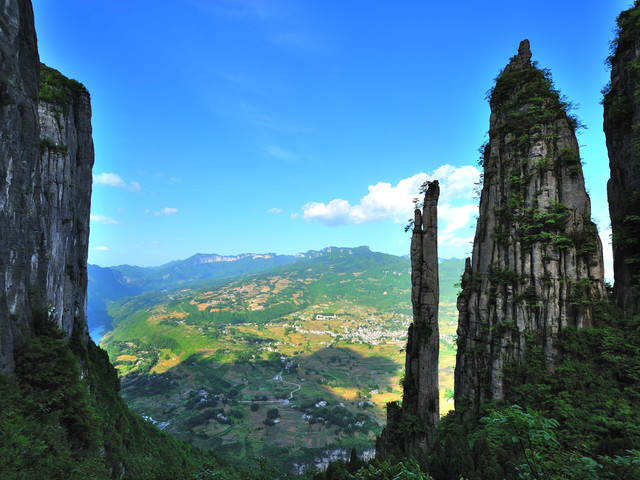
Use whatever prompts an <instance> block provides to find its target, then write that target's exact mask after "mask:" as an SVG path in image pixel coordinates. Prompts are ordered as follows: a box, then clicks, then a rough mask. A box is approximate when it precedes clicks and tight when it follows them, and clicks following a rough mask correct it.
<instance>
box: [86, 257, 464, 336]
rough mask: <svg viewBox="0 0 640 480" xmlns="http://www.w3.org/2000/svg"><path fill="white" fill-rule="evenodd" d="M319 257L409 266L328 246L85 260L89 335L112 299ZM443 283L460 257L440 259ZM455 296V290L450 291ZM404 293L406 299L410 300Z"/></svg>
mask: <svg viewBox="0 0 640 480" xmlns="http://www.w3.org/2000/svg"><path fill="white" fill-rule="evenodd" d="M319 258H322V259H323V260H324V261H328V262H333V261H335V262H337V265H338V266H340V268H346V269H347V270H349V269H351V268H357V266H358V264H361V261H362V259H363V258H369V259H377V260H382V259H385V261H386V262H389V261H390V262H391V263H393V264H396V265H398V264H402V266H403V267H404V268H407V269H409V268H410V264H409V260H408V258H407V257H406V256H402V257H400V256H395V255H387V254H383V253H378V252H372V251H371V250H370V249H369V247H366V246H361V247H356V248H343V247H327V248H324V249H322V250H309V251H308V252H304V253H298V254H297V255H277V254H275V253H264V254H258V253H243V254H240V255H217V254H204V253H197V254H195V255H193V256H191V257H189V258H187V259H185V260H175V261H172V262H169V263H167V264H165V265H161V266H159V267H146V268H145V267H137V266H131V265H118V266H114V267H100V266H98V265H91V264H89V265H88V273H89V285H88V300H87V317H88V323H89V331H90V332H92V336H94V337H99V336H101V334H102V333H103V332H104V331H107V330H110V329H111V322H112V320H113V319H112V317H111V316H110V315H109V313H108V311H107V307H108V306H109V305H110V304H111V303H112V302H115V301H117V300H120V299H122V298H126V297H134V296H137V295H140V294H141V293H145V292H153V291H162V290H171V289H176V288H179V287H186V286H189V287H194V286H198V285H201V286H203V287H204V286H215V285H222V284H224V283H227V282H229V281H232V280H237V279H240V278H242V277H244V276H246V275H250V274H256V273H263V272H268V271H270V270H272V269H275V268H278V267H283V266H286V265H290V264H293V263H296V262H304V261H312V260H313V259H319ZM440 261H441V263H440V276H441V279H442V282H441V283H442V284H443V285H447V286H451V285H454V284H456V283H458V282H459V279H460V273H459V272H460V265H459V263H460V262H462V260H457V259H450V260H442V259H440ZM441 296H442V297H443V298H442V300H443V301H445V302H455V298H449V297H452V295H451V292H449V291H448V290H447V288H445V289H444V290H441ZM454 296H455V295H454ZM409 301H410V300H409V298H407V302H409Z"/></svg>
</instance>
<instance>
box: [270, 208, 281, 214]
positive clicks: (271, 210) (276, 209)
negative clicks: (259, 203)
mask: <svg viewBox="0 0 640 480" xmlns="http://www.w3.org/2000/svg"><path fill="white" fill-rule="evenodd" d="M267 213H269V214H271V213H282V209H281V208H270V209H269V210H267Z"/></svg>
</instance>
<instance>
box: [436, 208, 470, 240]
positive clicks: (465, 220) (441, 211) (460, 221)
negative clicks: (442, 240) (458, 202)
mask: <svg viewBox="0 0 640 480" xmlns="http://www.w3.org/2000/svg"><path fill="white" fill-rule="evenodd" d="M476 215H478V205H477V204H474V203H468V204H466V205H462V206H461V207H453V206H451V205H449V204H448V203H443V204H442V205H438V218H439V219H444V220H445V222H446V226H445V228H444V230H443V231H442V234H443V235H447V234H451V233H453V232H455V231H456V230H458V229H459V228H463V227H465V226H467V225H469V222H470V221H471V220H473V219H474V217H475V216H476Z"/></svg>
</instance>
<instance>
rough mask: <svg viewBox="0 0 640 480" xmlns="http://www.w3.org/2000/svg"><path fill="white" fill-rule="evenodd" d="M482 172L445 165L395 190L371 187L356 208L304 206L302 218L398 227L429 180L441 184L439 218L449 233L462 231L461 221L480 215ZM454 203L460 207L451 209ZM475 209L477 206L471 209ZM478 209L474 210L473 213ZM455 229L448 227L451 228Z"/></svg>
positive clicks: (334, 203) (332, 204)
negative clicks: (385, 223)
mask: <svg viewBox="0 0 640 480" xmlns="http://www.w3.org/2000/svg"><path fill="white" fill-rule="evenodd" d="M479 177H480V172H479V171H478V169H476V168H475V167H472V166H470V165H466V166H463V167H453V166H451V165H443V166H441V167H439V168H437V169H436V170H434V171H433V172H431V173H417V174H415V175H412V176H411V177H409V178H405V179H402V180H400V181H399V182H398V184H397V185H396V186H392V185H391V184H390V183H387V182H378V183H377V184H375V185H369V193H368V194H366V195H365V196H364V197H362V199H360V202H359V203H358V204H356V205H351V204H350V203H349V202H348V201H347V200H343V199H341V198H336V199H334V200H331V201H330V202H329V203H326V204H325V203H322V202H309V203H307V204H305V205H303V207H302V210H303V214H302V217H303V218H304V219H305V220H307V221H312V220H317V221H319V222H322V223H324V224H326V225H344V224H347V223H356V224H358V223H368V222H377V221H389V220H393V221H395V222H397V223H400V222H405V221H406V220H407V219H409V218H412V217H413V215H412V212H413V199H414V198H416V197H418V196H419V190H420V186H421V185H422V184H423V183H424V182H425V181H427V180H436V179H437V180H439V182H440V200H439V205H440V211H441V213H439V215H438V216H439V218H441V219H443V218H445V219H446V218H447V215H451V218H450V219H449V220H447V221H446V222H445V223H446V227H445V228H447V227H448V228H449V229H455V228H459V226H460V225H459V224H460V222H461V220H460V218H455V217H456V216H459V215H463V218H464V219H466V220H465V221H468V220H469V217H470V215H472V214H473V213H477V206H475V205H476V203H477V201H476V200H475V198H474V197H475V184H476V183H477V181H478V179H479ZM453 203H456V204H461V203H462V205H456V206H455V207H454V206H452V204H453ZM472 205H474V206H473V207H472ZM474 209H475V210H474ZM450 224H451V225H452V226H451V227H449V225H450Z"/></svg>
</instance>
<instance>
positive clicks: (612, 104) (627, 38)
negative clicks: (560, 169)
mask: <svg viewBox="0 0 640 480" xmlns="http://www.w3.org/2000/svg"><path fill="white" fill-rule="evenodd" d="M639 14H640V7H637V6H636V7H634V8H631V9H629V10H627V11H625V12H622V13H621V14H620V16H619V17H618V27H619V29H620V30H619V35H618V39H617V41H616V44H615V49H614V55H613V56H612V57H611V59H610V61H611V83H610V85H609V89H608V92H607V93H606V95H605V97H604V101H603V106H604V132H605V134H606V138H607V149H608V150H609V166H610V169H611V179H610V180H609V183H608V185H607V190H608V196H609V212H610V214H611V229H612V232H613V268H614V275H615V284H614V287H613V293H614V297H615V299H616V302H617V304H618V305H619V306H620V307H621V309H622V310H623V312H625V313H626V314H629V315H635V314H640V15H639Z"/></svg>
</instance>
